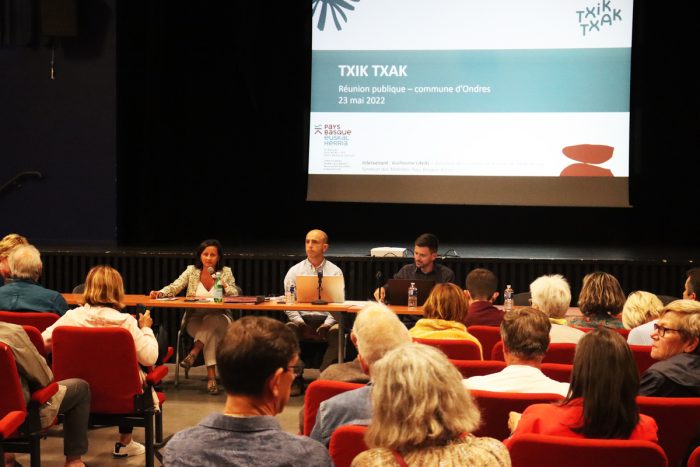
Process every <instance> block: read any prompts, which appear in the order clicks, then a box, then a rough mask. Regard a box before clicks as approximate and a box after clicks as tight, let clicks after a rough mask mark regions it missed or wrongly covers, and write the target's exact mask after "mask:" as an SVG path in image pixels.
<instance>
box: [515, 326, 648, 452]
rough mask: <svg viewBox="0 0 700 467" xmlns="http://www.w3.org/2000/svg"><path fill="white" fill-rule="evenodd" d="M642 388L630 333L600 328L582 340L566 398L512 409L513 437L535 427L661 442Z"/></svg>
mask: <svg viewBox="0 0 700 467" xmlns="http://www.w3.org/2000/svg"><path fill="white" fill-rule="evenodd" d="M638 388H639V373H638V372H637V365H636V363H635V361H634V356H633V355H632V351H631V350H630V348H629V346H628V345H627V341H625V338H624V337H622V335H620V334H619V333H617V332H615V331H613V330H611V329H607V328H599V329H594V330H593V331H590V332H588V333H587V334H586V335H585V336H583V337H582V338H581V340H579V341H578V345H577V346H576V355H575V356H574V366H573V369H572V371H571V383H570V384H569V393H568V394H567V396H566V398H565V399H564V400H563V401H562V402H560V403H555V404H533V405H531V406H529V407H528V408H527V409H525V411H524V412H523V414H522V417H519V416H518V415H519V414H517V413H515V412H511V417H510V420H509V422H508V425H509V426H510V427H511V429H513V427H514V426H516V425H517V426H516V427H515V430H514V432H513V437H515V436H518V435H519V434H522V433H535V434H541V435H555V436H568V437H574V438H596V439H634V440H645V441H652V442H656V441H657V439H658V438H657V434H656V432H657V426H656V422H655V421H654V419H653V418H651V417H649V416H647V415H643V414H640V413H639V409H638V408H637V401H636V397H637V391H638ZM518 418H519V420H518ZM506 445H508V440H506Z"/></svg>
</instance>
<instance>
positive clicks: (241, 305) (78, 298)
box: [62, 293, 423, 379]
mask: <svg viewBox="0 0 700 467" xmlns="http://www.w3.org/2000/svg"><path fill="white" fill-rule="evenodd" d="M62 295H63V298H65V299H66V301H67V302H68V304H69V305H80V304H81V303H82V299H83V295H82V294H71V293H65V294H62ZM282 298H283V297H273V298H272V299H270V300H268V299H265V301H263V302H260V303H245V302H223V303H215V302H213V301H210V300H204V299H200V300H197V301H185V297H170V298H158V299H153V298H150V297H149V296H148V295H131V294H130V295H125V296H124V304H125V305H126V306H137V305H141V306H143V307H145V308H147V309H151V308H179V309H182V308H184V309H212V310H221V311H222V312H223V311H225V310H231V309H233V310H264V311H285V310H295V311H326V312H329V313H332V314H333V317H334V318H336V321H338V327H339V328H340V330H339V332H338V362H340V363H343V362H344V361H345V354H344V350H345V333H344V332H343V329H345V327H344V325H345V320H346V316H347V314H348V313H357V312H358V311H360V310H361V309H362V307H363V306H364V305H365V304H367V303H369V302H364V301H345V302H342V303H328V304H326V305H314V304H311V303H294V304H291V305H288V304H286V303H285V302H284V301H283V300H281V299H282ZM234 299H235V297H234ZM389 308H391V309H392V310H393V311H394V313H396V314H401V315H422V314H423V307H418V308H408V307H406V306H390V307H389ZM183 321H184V318H183ZM176 352H177V354H179V349H176ZM177 354H176V358H175V360H176V362H177V361H178V358H179V355H177ZM177 373H178V371H177V369H176V379H178V378H177V376H178V375H177Z"/></svg>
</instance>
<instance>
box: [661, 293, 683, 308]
mask: <svg viewBox="0 0 700 467" xmlns="http://www.w3.org/2000/svg"><path fill="white" fill-rule="evenodd" d="M657 297H659V300H661V303H663V304H664V306H666V305H668V304H669V303H671V302H672V301H674V300H680V298H678V297H673V296H671V295H657Z"/></svg>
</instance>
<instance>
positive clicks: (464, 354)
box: [413, 337, 482, 360]
mask: <svg viewBox="0 0 700 467" xmlns="http://www.w3.org/2000/svg"><path fill="white" fill-rule="evenodd" d="M413 341H414V342H418V343H419V344H425V345H429V346H431V347H437V348H438V349H440V350H442V352H443V353H444V354H445V355H447V358H451V359H453V360H481V359H482V358H481V349H480V348H479V344H477V343H476V342H474V341H469V340H466V339H422V338H418V337H414V338H413Z"/></svg>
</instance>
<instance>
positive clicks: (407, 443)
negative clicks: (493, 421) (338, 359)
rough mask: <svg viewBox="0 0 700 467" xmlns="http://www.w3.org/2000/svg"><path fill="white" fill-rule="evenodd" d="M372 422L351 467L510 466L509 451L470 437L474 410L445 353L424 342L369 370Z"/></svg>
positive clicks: (476, 416)
mask: <svg viewBox="0 0 700 467" xmlns="http://www.w3.org/2000/svg"><path fill="white" fill-rule="evenodd" d="M372 370H373V375H374V376H373V380H374V388H373V389H372V422H371V423H370V425H369V428H368V429H367V434H366V436H365V442H366V443H367V446H368V447H369V448H370V449H369V450H367V451H364V452H362V453H360V454H359V455H358V456H357V457H355V459H354V460H353V462H352V465H353V467H369V466H375V465H441V466H453V465H469V466H510V465H511V463H510V456H509V454H508V450H507V449H506V447H505V446H504V445H503V443H501V442H500V441H498V440H495V439H493V438H485V437H484V438H478V437H476V436H474V435H473V434H471V433H472V432H473V431H474V430H476V428H477V427H478V426H479V421H480V419H481V415H480V413H479V408H478V407H477V406H476V403H475V402H474V400H473V399H472V397H471V395H470V394H469V392H468V391H465V390H464V387H463V386H462V384H461V378H462V376H461V374H460V373H459V371H458V370H457V368H456V367H455V366H454V365H452V363H450V361H449V360H448V359H447V357H446V356H445V354H444V353H442V352H440V351H439V350H438V349H436V348H434V347H430V346H427V345H423V344H415V343H412V344H407V345H405V346H401V347H399V348H396V349H394V350H392V351H390V352H388V353H387V354H386V355H385V356H384V358H382V359H381V360H379V361H378V362H377V363H376V364H375V365H374V367H373V369H372Z"/></svg>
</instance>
